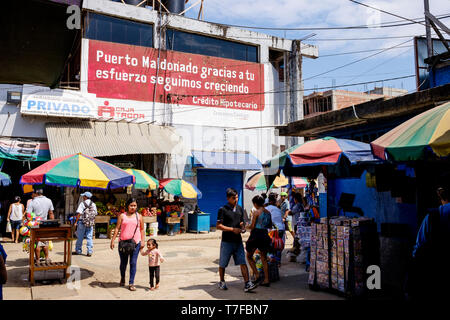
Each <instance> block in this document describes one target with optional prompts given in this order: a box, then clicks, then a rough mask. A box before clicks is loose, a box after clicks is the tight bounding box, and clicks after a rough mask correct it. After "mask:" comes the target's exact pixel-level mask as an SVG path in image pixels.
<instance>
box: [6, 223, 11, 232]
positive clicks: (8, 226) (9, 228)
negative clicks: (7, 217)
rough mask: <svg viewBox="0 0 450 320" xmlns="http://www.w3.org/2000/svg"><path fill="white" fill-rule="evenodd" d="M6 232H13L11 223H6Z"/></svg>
mask: <svg viewBox="0 0 450 320" xmlns="http://www.w3.org/2000/svg"><path fill="white" fill-rule="evenodd" d="M6 232H12V229H11V222H9V221H8V222H7V223H6Z"/></svg>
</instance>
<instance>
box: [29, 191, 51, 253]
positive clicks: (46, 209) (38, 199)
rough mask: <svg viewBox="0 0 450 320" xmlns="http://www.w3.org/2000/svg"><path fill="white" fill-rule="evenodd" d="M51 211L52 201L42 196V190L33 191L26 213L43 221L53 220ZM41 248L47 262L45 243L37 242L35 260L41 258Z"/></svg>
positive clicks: (46, 244) (46, 245) (46, 246)
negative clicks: (32, 214)
mask: <svg viewBox="0 0 450 320" xmlns="http://www.w3.org/2000/svg"><path fill="white" fill-rule="evenodd" d="M53 210H55V209H54V208H53V203H52V200H50V199H49V198H47V197H46V196H44V190H42V189H37V190H35V191H34V192H33V200H32V201H31V202H29V203H28V205H27V212H29V213H32V212H34V214H35V215H36V218H38V217H40V218H41V220H42V221H45V220H47V218H48V217H50V219H55V216H54V214H53ZM41 248H42V249H44V254H45V260H47V261H49V259H48V243H47V241H45V242H41V241H39V242H38V244H37V246H36V251H35V253H36V260H38V259H39V258H40V257H41Z"/></svg>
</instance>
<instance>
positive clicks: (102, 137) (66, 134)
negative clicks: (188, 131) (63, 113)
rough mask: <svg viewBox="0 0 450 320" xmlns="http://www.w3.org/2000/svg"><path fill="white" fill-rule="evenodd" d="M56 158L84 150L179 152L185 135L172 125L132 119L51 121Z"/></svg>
mask: <svg viewBox="0 0 450 320" xmlns="http://www.w3.org/2000/svg"><path fill="white" fill-rule="evenodd" d="M45 129H46V131H47V138H48V143H49V145H50V155H51V157H52V159H54V158H58V157H62V156H66V155H70V154H75V153H79V152H81V153H83V154H86V155H89V156H92V157H105V156H116V155H126V154H174V153H175V154H178V151H179V150H182V149H183V148H182V146H181V144H182V138H181V137H180V136H179V135H178V134H177V133H176V132H175V129H174V128H172V127H163V126H157V125H152V124H138V123H130V122H100V121H94V122H92V121H86V122H77V123H47V124H46V125H45Z"/></svg>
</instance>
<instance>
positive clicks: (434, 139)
mask: <svg viewBox="0 0 450 320" xmlns="http://www.w3.org/2000/svg"><path fill="white" fill-rule="evenodd" d="M371 146H372V149H373V153H374V154H375V155H376V156H377V157H379V158H380V159H383V160H386V159H392V160H396V161H408V160H419V159H424V158H425V155H426V151H427V150H430V149H431V150H432V151H433V152H434V153H435V154H436V155H437V156H439V157H446V156H448V155H450V102H447V103H445V104H443V105H440V106H438V107H435V108H433V109H430V110H428V111H425V112H423V113H421V114H419V115H417V116H415V117H414V118H411V119H409V120H408V121H406V122H404V123H402V124H401V125H399V126H397V127H395V128H394V129H392V130H391V131H389V132H387V133H386V134H384V135H382V136H381V137H379V138H378V139H376V140H375V141H373V142H372V143H371Z"/></svg>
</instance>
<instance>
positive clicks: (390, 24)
mask: <svg viewBox="0 0 450 320" xmlns="http://www.w3.org/2000/svg"><path fill="white" fill-rule="evenodd" d="M437 17H438V18H440V19H446V18H449V17H450V15H448V14H442V15H439V16H437ZM419 19H420V20H419ZM403 20H404V19H402V20H396V21H389V22H381V23H378V24H368V25H359V26H344V27H301V28H287V27H260V26H245V25H236V24H222V23H216V24H219V25H221V26H226V27H235V28H246V29H259V30H280V31H283V30H286V31H296V30H297V31H302V30H303V31H308V30H349V29H350V30H351V29H371V28H391V27H401V26H407V25H411V24H416V23H420V22H425V20H424V19H423V18H422V17H419V18H414V19H412V20H411V21H412V22H404V23H399V22H401V21H403ZM415 20H419V21H415ZM213 23H214V22H213Z"/></svg>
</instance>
